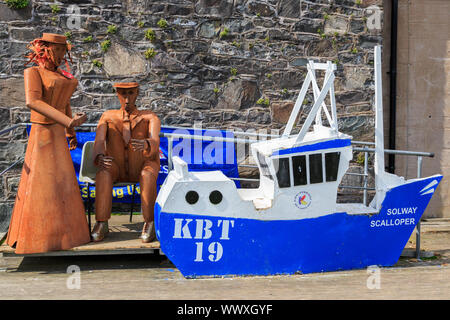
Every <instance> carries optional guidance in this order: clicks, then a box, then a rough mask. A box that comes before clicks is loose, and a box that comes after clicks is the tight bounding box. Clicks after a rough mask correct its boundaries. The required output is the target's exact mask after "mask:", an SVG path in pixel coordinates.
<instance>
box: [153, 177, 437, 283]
mask: <svg viewBox="0 0 450 320" xmlns="http://www.w3.org/2000/svg"><path fill="white" fill-rule="evenodd" d="M441 179H442V176H433V177H430V178H425V179H423V180H418V181H415V182H410V183H407V184H405V185H402V186H399V187H396V188H393V189H391V190H390V191H388V192H387V194H386V197H385V200H384V201H383V204H382V209H381V211H380V213H379V214H374V215H372V216H369V215H355V214H348V213H346V212H336V213H333V214H329V215H326V216H321V217H317V218H311V219H301V220H276V221H264V220H256V219H242V218H228V217H215V216H207V215H192V214H182V213H166V212H162V211H161V207H160V206H159V204H158V203H157V204H156V206H155V224H156V230H157V236H158V239H159V241H160V243H161V249H162V251H163V252H164V254H165V255H166V256H167V257H168V258H169V259H170V260H171V261H172V263H173V264H174V265H175V266H176V267H177V268H178V269H179V270H180V271H181V273H182V274H183V275H184V276H185V277H189V278H191V277H197V276H222V275H273V274H293V273H297V272H301V273H311V272H324V271H335V270H348V269H357V268H365V267H367V266H370V265H378V266H391V265H394V264H395V263H396V262H397V261H398V259H399V257H400V254H401V253H402V250H403V248H404V247H405V245H406V243H407V241H408V239H409V238H410V236H411V233H412V232H413V230H414V228H415V226H416V225H417V223H418V222H419V220H420V218H421V216H422V214H423V212H424V211H425V209H426V207H427V205H428V203H429V201H430V199H431V197H432V195H433V193H434V190H435V189H436V187H437V183H439V182H440V181H441ZM433 181H436V182H435V184H434V185H433V187H432V188H431V187H430V188H427V189H426V190H424V188H425V187H426V186H428V185H430V183H432V182H433Z"/></svg>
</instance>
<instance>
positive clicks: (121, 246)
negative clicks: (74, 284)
mask: <svg viewBox="0 0 450 320" xmlns="http://www.w3.org/2000/svg"><path fill="white" fill-rule="evenodd" d="M94 220H95V219H94V218H93V217H92V225H94V223H95V221H94ZM143 225H144V222H143V219H142V216H141V215H133V222H131V223H130V222H129V215H113V216H112V217H111V219H110V220H109V234H108V236H107V237H106V238H105V239H104V240H103V241H100V242H90V243H88V244H85V245H83V246H79V247H75V248H72V249H70V250H63V251H51V252H46V253H34V254H26V255H22V254H20V255H19V254H15V252H14V250H15V249H13V248H11V247H9V246H8V245H6V244H5V243H4V244H3V245H2V246H0V254H3V256H4V257H7V256H33V257H38V256H42V257H44V256H45V257H49V256H68V255H70V256H74V255H111V254H148V253H159V254H163V253H162V252H161V250H160V246H159V241H155V242H150V243H142V241H141V239H140V238H139V236H140V235H141V231H142V227H143Z"/></svg>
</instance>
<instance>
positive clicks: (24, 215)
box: [7, 33, 90, 254]
mask: <svg viewBox="0 0 450 320" xmlns="http://www.w3.org/2000/svg"><path fill="white" fill-rule="evenodd" d="M29 48H30V50H31V53H30V54H29V56H28V58H29V59H30V61H29V62H35V63H37V64H38V66H36V67H30V68H27V69H25V71H24V80H25V98H26V104H27V107H29V108H30V109H31V122H32V126H31V132H30V136H29V140H28V146H27V151H26V154H25V160H24V164H23V168H22V176H21V180H20V184H19V189H18V192H17V196H16V202H15V205H14V210H13V214H12V218H11V223H10V226H9V232H8V238H7V243H8V245H9V246H16V253H18V254H26V253H39V252H47V251H53V250H66V249H70V248H72V247H75V246H79V245H82V244H85V243H87V242H89V241H90V236H89V227H88V224H87V221H86V215H85V209H84V205H83V201H82V199H81V194H80V189H79V186H78V183H77V179H76V175H75V170H74V167H73V163H72V159H71V156H70V153H69V147H68V145H67V140H66V137H67V138H69V144H70V150H72V149H74V148H76V145H77V141H76V137H75V131H74V129H73V128H74V127H76V126H79V125H81V124H82V123H83V122H85V121H86V115H85V114H76V115H75V117H73V118H72V111H71V108H70V104H69V102H70V97H71V96H72V94H73V92H74V91H75V89H76V87H77V85H78V81H77V80H76V79H75V78H74V77H73V76H72V75H71V74H70V73H68V72H66V71H63V70H61V69H58V67H59V66H60V65H61V63H62V62H63V61H65V62H66V64H67V60H65V58H64V57H65V54H66V52H67V53H68V51H69V50H70V44H68V43H67V42H66V37H65V36H62V35H57V34H51V33H44V34H43V36H42V38H39V39H35V40H34V41H32V42H31V44H30V46H29ZM69 58H70V55H69Z"/></svg>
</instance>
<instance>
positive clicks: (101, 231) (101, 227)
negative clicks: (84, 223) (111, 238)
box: [91, 221, 109, 242]
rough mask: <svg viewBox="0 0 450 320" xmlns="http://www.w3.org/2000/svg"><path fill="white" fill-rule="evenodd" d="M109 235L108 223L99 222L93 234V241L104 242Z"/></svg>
mask: <svg viewBox="0 0 450 320" xmlns="http://www.w3.org/2000/svg"><path fill="white" fill-rule="evenodd" d="M108 233H109V227H108V221H97V222H96V223H95V226H94V229H93V230H92V233H91V238H92V241H94V242H98V241H102V240H103V239H104V238H105V237H106V235H107V234H108Z"/></svg>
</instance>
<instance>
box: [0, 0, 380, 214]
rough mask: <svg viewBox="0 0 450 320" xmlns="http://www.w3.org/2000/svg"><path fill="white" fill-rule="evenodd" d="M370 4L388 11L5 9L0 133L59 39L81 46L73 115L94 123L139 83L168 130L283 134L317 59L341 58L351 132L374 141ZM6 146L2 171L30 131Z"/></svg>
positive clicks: (300, 6)
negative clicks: (35, 48) (31, 69)
mask: <svg viewBox="0 0 450 320" xmlns="http://www.w3.org/2000/svg"><path fill="white" fill-rule="evenodd" d="M71 4H75V5H76V7H70V5H71ZM371 5H376V6H377V8H379V9H381V10H382V1H381V0H379V1H376V0H335V1H333V0H315V1H313V0H311V1H306V0H281V1H275V0H265V1H255V0H249V1H245V0H234V1H232V0H226V1H225V0H223V1H219V0H197V1H193V0H192V1H189V0H167V1H150V0H138V1H131V0H77V1H59V2H51V1H30V5H29V6H28V7H27V8H25V9H20V10H14V9H10V8H8V7H7V5H6V4H5V3H3V2H0V58H1V62H0V90H1V92H0V114H1V118H0V128H5V127H8V126H10V125H12V124H15V123H20V122H27V121H28V120H29V112H28V110H27V108H26V107H25V104H24V94H23V77H22V75H23V70H24V63H25V62H26V59H25V58H24V54H25V53H26V52H27V49H26V46H27V43H28V42H29V41H31V40H33V39H34V38H36V37H39V36H40V35H41V34H42V32H52V33H66V34H67V35H68V37H69V38H70V41H71V42H72V44H73V45H74V48H73V51H72V59H73V64H72V71H73V73H74V75H75V76H76V78H77V79H78V80H79V86H78V90H77V91H76V93H75V94H74V96H73V98H72V109H73V111H74V112H76V111H84V112H87V114H88V117H89V120H88V122H90V123H95V122H96V121H97V120H98V119H99V117H100V115H101V113H102V112H103V111H104V110H106V109H111V108H118V106H119V104H118V100H117V99H116V97H115V94H114V92H113V88H112V83H113V82H116V81H127V80H133V81H138V82H139V83H140V84H141V87H140V89H141V91H140V97H139V105H140V106H141V107H142V108H149V109H151V110H153V111H155V112H156V113H157V114H158V115H159V117H160V119H161V120H162V123H163V124H165V125H173V126H192V125H193V124H194V123H198V122H201V123H202V126H203V127H204V128H206V127H208V128H240V129H242V130H248V129H282V128H283V127H284V125H285V123H286V121H287V119H288V116H289V114H290V111H291V109H292V106H293V104H294V101H295V98H296V97H297V94H298V92H299V90H300V87H301V84H302V82H303V79H304V77H305V73H306V66H305V65H306V63H307V61H308V59H314V60H316V61H320V62H325V61H327V60H332V61H334V62H335V63H337V66H338V70H337V73H336V81H335V86H336V99H337V105H338V117H339V127H340V130H341V131H343V132H346V133H349V134H351V135H353V137H354V139H356V140H364V141H373V126H374V114H373V110H372V104H373V94H374V84H373V62H372V59H373V46H374V45H376V44H380V43H381V40H382V36H381V29H380V28H378V29H377V28H375V29H373V28H368V22H369V20H370V19H372V18H373V17H372V15H373V10H372V11H371V10H368V7H369V6H371ZM74 8H75V9H74ZM380 12H382V11H380ZM78 13H79V15H76V14H78ZM311 101H312V97H311V96H310V95H309V96H308V98H307V99H305V104H306V105H307V106H306V109H307V108H308V107H310V104H311ZM303 118H304V115H303V116H301V117H300V121H302V120H303ZM0 138H1V140H0V143H1V151H0V170H3V169H4V168H5V167H7V166H8V165H9V164H10V163H12V162H13V161H14V160H15V159H17V158H18V157H21V156H23V154H24V151H25V148H26V134H25V132H24V131H23V130H16V131H15V132H14V133H11V134H9V135H6V136H2V137H0ZM352 170H354V171H360V169H359V168H358V167H355V168H353V169H352ZM19 175H20V166H19V168H17V169H16V170H14V171H10V172H8V173H7V174H6V175H4V176H2V177H1V184H2V189H1V190H0V199H1V200H2V201H3V202H2V203H3V205H5V203H8V202H9V205H10V202H11V201H13V200H14V196H15V191H16V188H17V182H18V176H19ZM353 182H354V183H357V181H353ZM349 183H352V181H350V182H349Z"/></svg>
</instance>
